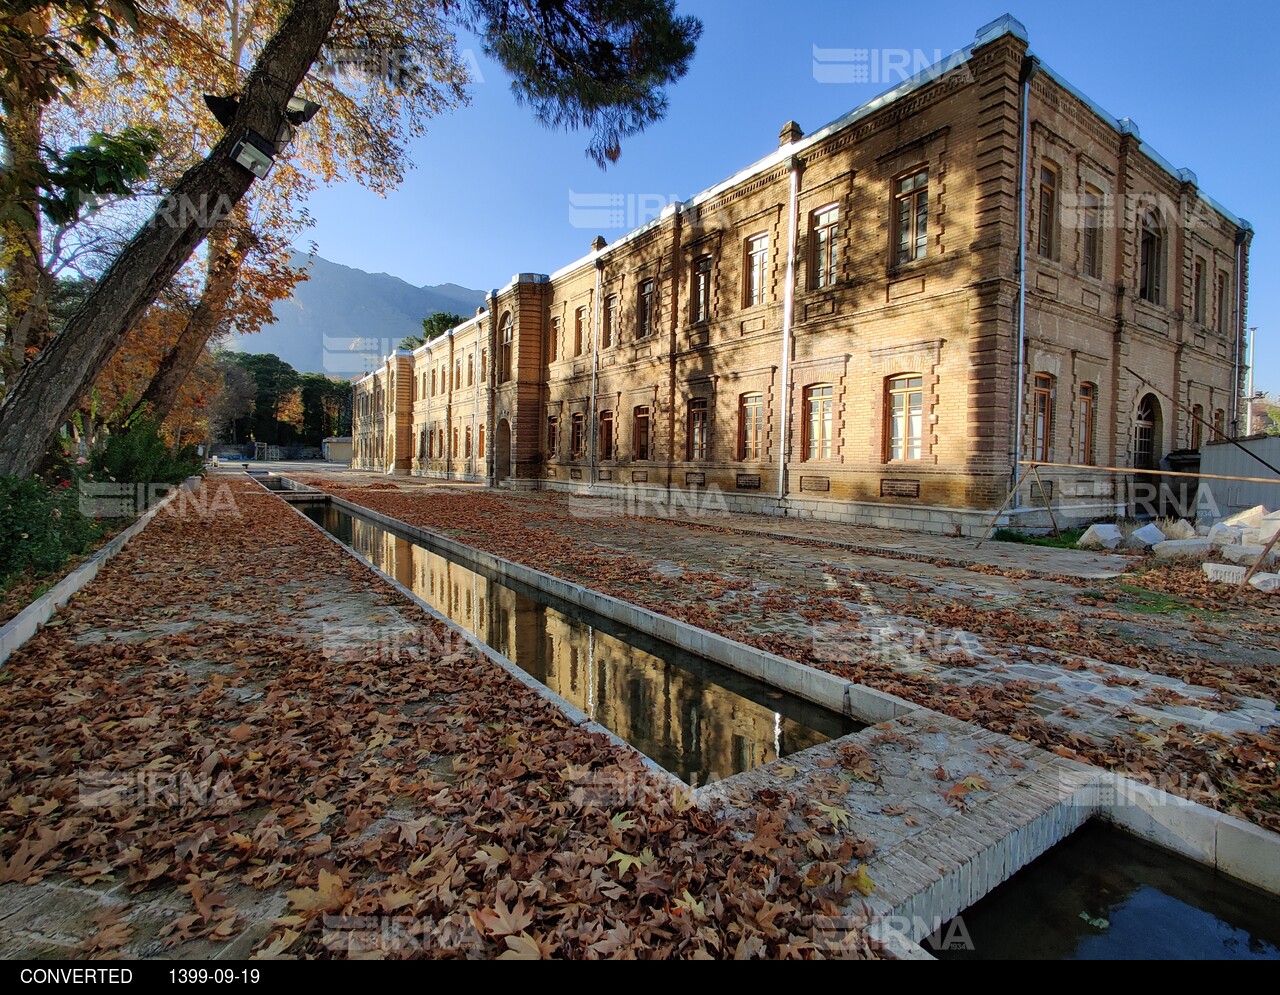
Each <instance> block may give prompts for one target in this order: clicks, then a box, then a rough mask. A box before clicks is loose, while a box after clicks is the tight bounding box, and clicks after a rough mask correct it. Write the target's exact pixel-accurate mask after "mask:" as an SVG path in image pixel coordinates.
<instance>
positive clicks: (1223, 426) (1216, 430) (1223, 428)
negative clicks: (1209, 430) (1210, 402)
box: [1213, 408, 1227, 440]
mask: <svg viewBox="0 0 1280 995" xmlns="http://www.w3.org/2000/svg"><path fill="white" fill-rule="evenodd" d="M1213 435H1214V439H1215V440H1221V439H1225V438H1226V437H1227V413H1226V412H1225V411H1223V410H1222V409H1221V408H1218V409H1217V410H1216V411H1214V413H1213Z"/></svg>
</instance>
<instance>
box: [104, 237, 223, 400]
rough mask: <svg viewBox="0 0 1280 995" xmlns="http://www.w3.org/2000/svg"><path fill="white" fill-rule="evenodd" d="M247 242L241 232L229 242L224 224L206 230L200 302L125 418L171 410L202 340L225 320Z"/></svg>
mask: <svg viewBox="0 0 1280 995" xmlns="http://www.w3.org/2000/svg"><path fill="white" fill-rule="evenodd" d="M247 243H248V238H247V236H244V235H242V236H240V237H239V238H237V239H236V240H235V242H234V243H232V241H231V235H230V233H229V232H228V231H227V228H226V225H225V224H223V225H219V226H218V227H217V228H215V229H214V230H213V231H212V232H210V233H209V269H208V274H207V276H206V277H205V281H204V291H203V292H202V293H201V295H200V302H199V303H198V304H197V305H196V308H195V310H194V311H192V312H191V317H190V318H189V319H188V320H187V323H186V325H184V326H183V328H182V332H181V334H179V336H178V341H177V342H175V343H174V345H173V348H172V349H170V350H169V351H168V352H167V353H166V354H165V357H164V359H163V360H161V362H160V368H159V369H158V370H157V371H156V375H155V376H154V377H152V378H151V383H149V384H148V385H147V389H146V391H145V392H144V393H143V395H142V398H141V400H139V401H138V403H137V404H136V405H135V406H134V408H133V410H132V411H131V412H129V416H128V417H129V418H133V416H134V415H137V414H139V413H140V412H142V411H147V412H148V413H149V414H150V415H151V416H152V417H154V418H155V419H156V420H157V421H164V419H165V418H166V417H167V416H168V414H169V412H170V411H171V410H173V406H174V404H175V403H176V402H177V400H178V394H179V393H180V392H181V391H182V385H183V384H184V383H185V382H186V379H187V377H189V376H190V375H191V371H192V370H194V369H195V368H196V364H197V363H198V362H200V357H201V355H203V353H204V347H205V344H206V343H207V342H208V341H209V339H210V338H212V337H213V335H214V333H215V332H217V331H219V329H221V328H222V326H223V325H224V324H225V322H226V317H227V302H228V301H229V300H230V299H231V294H232V293H233V292H234V291H235V288H236V280H237V279H238V278H239V276H240V265H241V262H242V261H243V259H244V254H245V252H246V251H247V249H248V244H247ZM126 420H127V419H126Z"/></svg>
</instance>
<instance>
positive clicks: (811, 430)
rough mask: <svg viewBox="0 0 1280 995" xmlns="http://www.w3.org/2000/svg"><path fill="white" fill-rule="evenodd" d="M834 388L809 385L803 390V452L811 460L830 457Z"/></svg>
mask: <svg viewBox="0 0 1280 995" xmlns="http://www.w3.org/2000/svg"><path fill="white" fill-rule="evenodd" d="M834 399H835V389H834V388H833V387H829V386H818V387H810V388H809V389H808V391H806V392H805V408H806V414H807V417H806V419H805V435H806V439H805V452H806V454H807V458H808V459H811V460H819V459H830V458H831V434H832V432H831V430H832V402H833V401H834Z"/></svg>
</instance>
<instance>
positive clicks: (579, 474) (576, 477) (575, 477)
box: [569, 466, 582, 480]
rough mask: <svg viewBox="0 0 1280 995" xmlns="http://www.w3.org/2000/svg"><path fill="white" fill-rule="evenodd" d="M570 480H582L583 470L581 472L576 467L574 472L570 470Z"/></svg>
mask: <svg viewBox="0 0 1280 995" xmlns="http://www.w3.org/2000/svg"><path fill="white" fill-rule="evenodd" d="M569 479H570V480H581V479H582V471H581V470H579V469H578V468H577V467H576V466H575V467H574V468H573V469H572V470H570V471H569Z"/></svg>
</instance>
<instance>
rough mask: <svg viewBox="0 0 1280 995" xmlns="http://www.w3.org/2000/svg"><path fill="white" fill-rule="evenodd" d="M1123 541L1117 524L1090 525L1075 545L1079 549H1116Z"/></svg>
mask: <svg viewBox="0 0 1280 995" xmlns="http://www.w3.org/2000/svg"><path fill="white" fill-rule="evenodd" d="M1123 541H1124V533H1123V532H1121V531H1120V526H1119V525H1105V524H1102V525H1090V526H1089V528H1088V530H1087V531H1086V532H1085V534H1084V535H1082V536H1081V537H1080V541H1079V542H1077V543H1076V545H1077V546H1078V547H1080V548H1081V549H1117V548H1119V546H1120V543H1121V542H1123Z"/></svg>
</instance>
